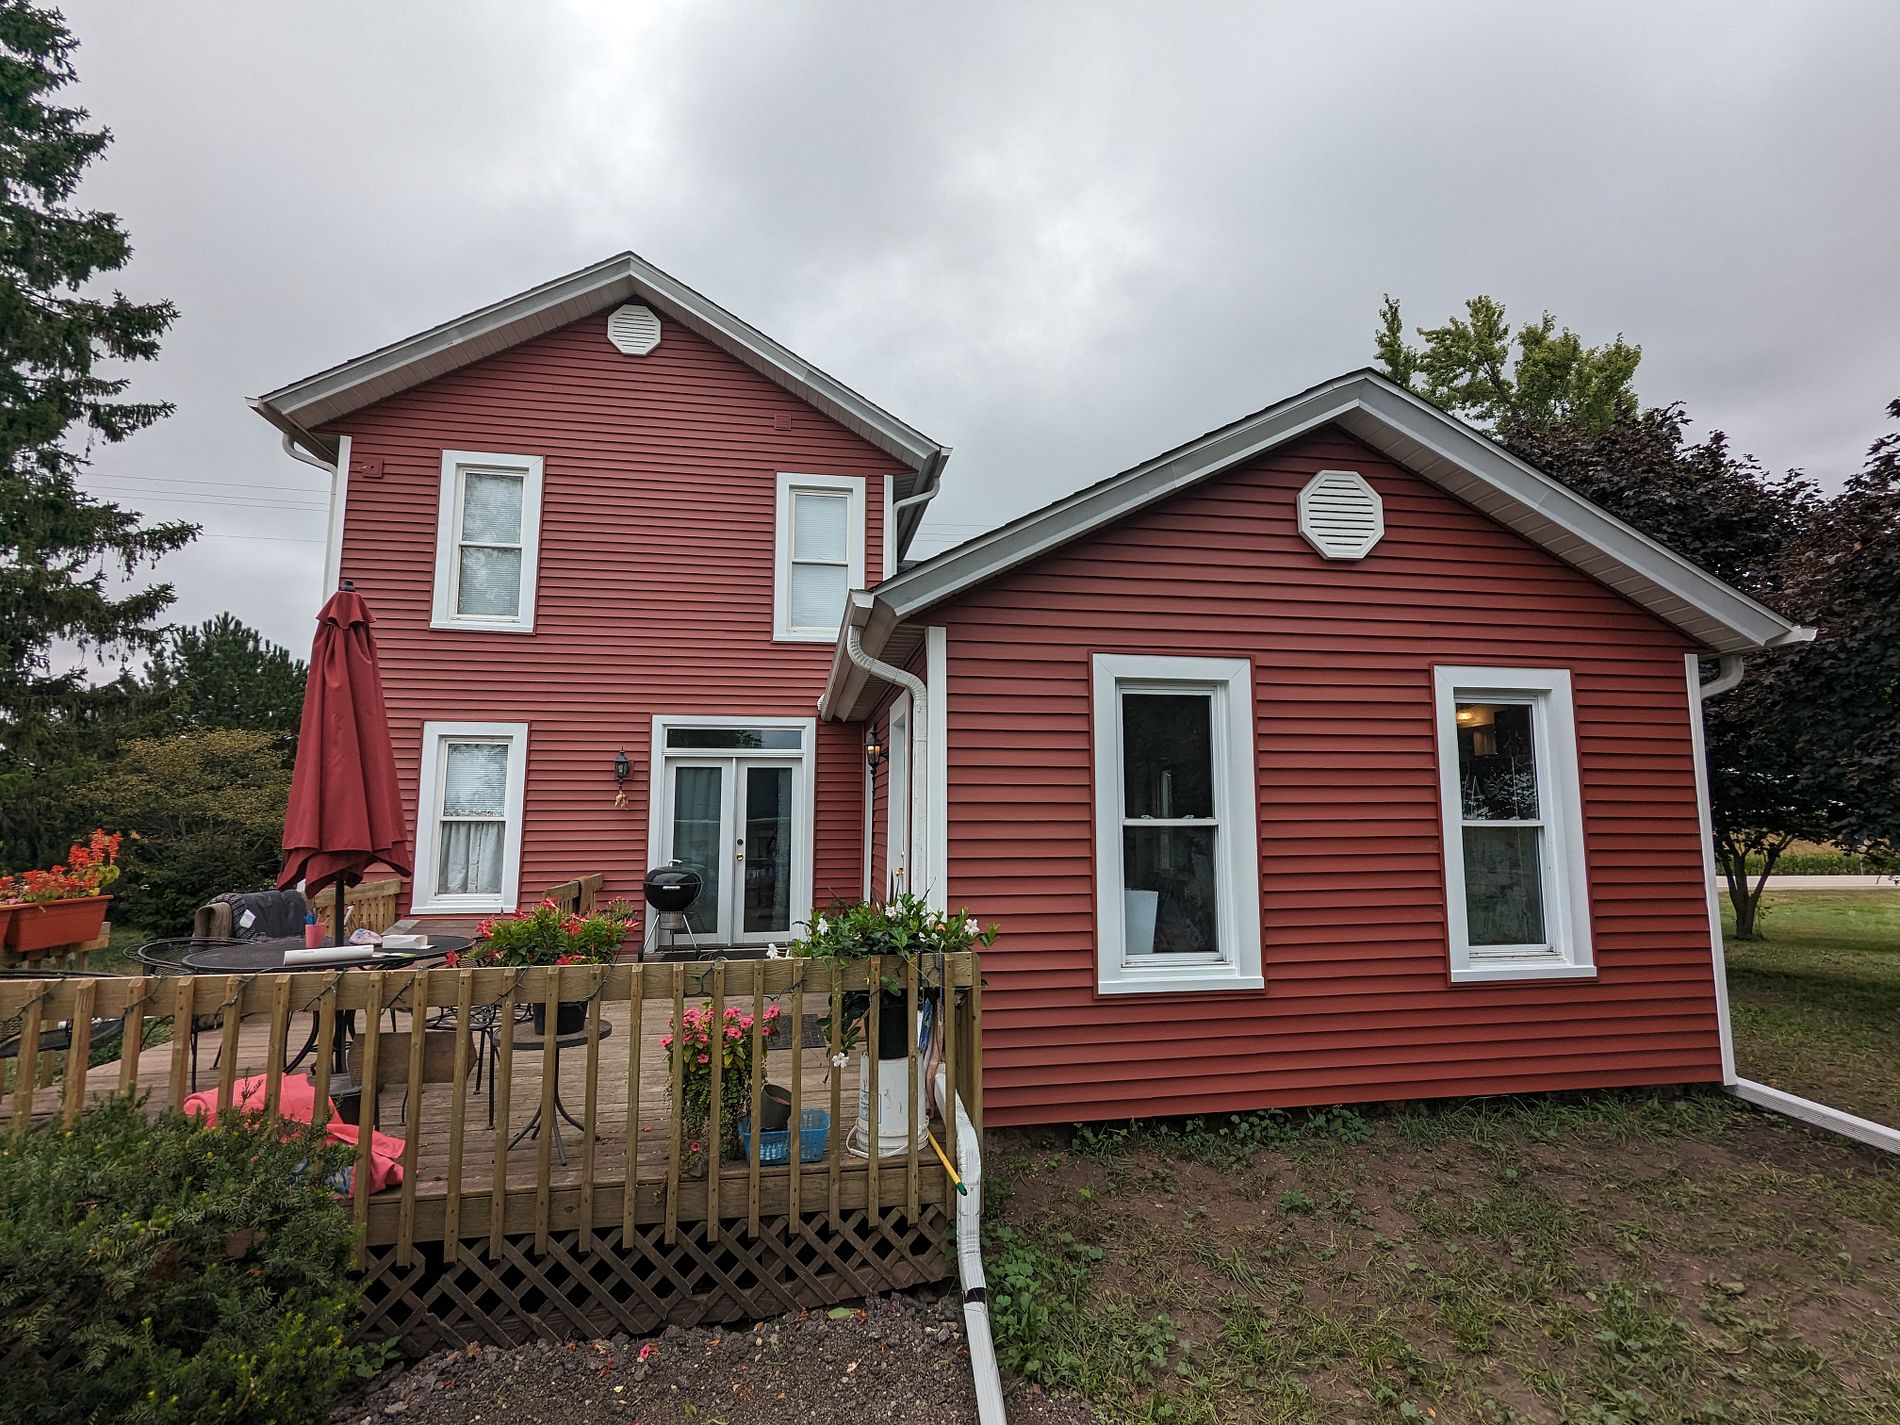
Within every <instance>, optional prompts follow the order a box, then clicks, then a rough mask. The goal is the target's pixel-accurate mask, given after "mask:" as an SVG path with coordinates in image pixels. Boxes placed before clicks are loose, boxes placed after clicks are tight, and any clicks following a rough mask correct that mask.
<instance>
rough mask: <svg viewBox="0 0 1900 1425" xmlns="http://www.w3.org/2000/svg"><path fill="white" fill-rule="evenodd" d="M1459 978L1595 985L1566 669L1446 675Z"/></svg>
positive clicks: (1449, 866)
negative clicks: (1550, 979) (1573, 981)
mask: <svg viewBox="0 0 1900 1425" xmlns="http://www.w3.org/2000/svg"><path fill="white" fill-rule="evenodd" d="M1433 691H1434V699H1435V704H1436V715H1437V724H1438V759H1439V795H1440V798H1441V801H1442V814H1443V820H1444V834H1445V890H1446V923H1447V925H1448V926H1449V929H1450V941H1451V977H1452V979H1453V980H1458V981H1483V980H1511V979H1528V978H1539V977H1550V976H1555V977H1558V978H1566V977H1568V978H1583V977H1589V976H1592V975H1594V974H1595V973H1596V971H1595V967H1594V964H1593V962H1592V959H1591V947H1590V910H1589V898H1588V887H1587V882H1586V880H1585V875H1584V862H1583V814H1582V806H1581V798H1580V795H1579V789H1578V780H1577V734H1576V716H1575V712H1574V710H1573V707H1572V703H1571V696H1570V675H1569V673H1567V672H1565V671H1564V670H1563V669H1531V668H1437V669H1434V670H1433Z"/></svg>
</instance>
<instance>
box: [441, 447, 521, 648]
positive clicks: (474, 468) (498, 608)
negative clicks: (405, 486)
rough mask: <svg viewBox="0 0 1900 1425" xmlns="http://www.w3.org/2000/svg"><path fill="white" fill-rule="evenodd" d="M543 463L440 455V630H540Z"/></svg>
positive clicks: (516, 457) (454, 452)
mask: <svg viewBox="0 0 1900 1425" xmlns="http://www.w3.org/2000/svg"><path fill="white" fill-rule="evenodd" d="M540 543H541V459H540V457H539V456H532V455H490V454H483V453H480V452H476V451H467V450H446V451H444V452H443V453H442V494H441V506H440V511H439V515H438V518H437V523H436V544H435V609H434V615H433V618H432V619H431V623H432V624H433V626H434V627H436V628H479V629H490V630H494V631H497V632H502V633H531V632H533V631H534V588H535V574H536V566H537V564H538V558H539V552H540Z"/></svg>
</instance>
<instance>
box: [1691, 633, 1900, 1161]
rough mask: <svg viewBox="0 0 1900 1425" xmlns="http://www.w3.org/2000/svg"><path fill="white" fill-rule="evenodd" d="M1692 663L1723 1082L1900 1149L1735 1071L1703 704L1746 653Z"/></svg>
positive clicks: (1752, 1098)
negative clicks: (1704, 665)
mask: <svg viewBox="0 0 1900 1425" xmlns="http://www.w3.org/2000/svg"><path fill="white" fill-rule="evenodd" d="M1684 662H1685V664H1686V665H1687V668H1688V677H1689V690H1690V692H1691V694H1692V695H1693V697H1694V699H1695V707H1694V717H1693V718H1692V719H1691V720H1690V727H1689V730H1690V733H1691V738H1692V742H1693V748H1694V754H1695V780H1696V801H1697V807H1696V810H1697V813H1698V814H1699V816H1700V819H1701V823H1702V860H1703V868H1704V879H1705V881H1706V882H1707V886H1708V900H1709V952H1710V957H1711V959H1712V960H1713V962H1714V970H1715V1007H1716V1015H1717V1019H1718V1025H1717V1027H1718V1030H1719V1032H1720V1034H1721V1040H1722V1087H1723V1088H1725V1089H1727V1090H1728V1091H1729V1092H1730V1093H1732V1094H1734V1095H1735V1096H1736V1097H1737V1098H1739V1099H1742V1100H1744V1101H1746V1102H1748V1103H1752V1104H1754V1105H1755V1106H1756V1107H1758V1108H1766V1109H1770V1110H1772V1111H1773V1112H1775V1113H1780V1114H1785V1115H1786V1116H1787V1117H1789V1118H1793V1119H1796V1120H1797V1121H1799V1122H1802V1123H1806V1124H1809V1125H1811V1126H1812V1127H1815V1128H1825V1129H1827V1130H1828V1132H1830V1133H1838V1134H1840V1135H1841V1136H1842V1137H1843V1138H1852V1139H1854V1140H1855V1141H1856V1142H1859V1143H1865V1144H1868V1145H1869V1146H1870V1147H1874V1148H1879V1149H1882V1150H1884V1151H1885V1152H1888V1153H1900V1130H1895V1129H1892V1128H1889V1127H1888V1126H1887V1125H1886V1124H1884V1123H1876V1122H1874V1121H1873V1120H1872V1119H1870V1118H1861V1117H1860V1116H1858V1115H1857V1114H1852V1113H1848V1112H1846V1111H1845V1110H1843V1109H1838V1108H1831V1107H1829V1106H1828V1105H1827V1104H1824V1103H1816V1102H1815V1101H1814V1100H1813V1099H1806V1098H1802V1097H1800V1096H1799V1095H1798V1094H1791V1093H1787V1092H1784V1091H1783V1090H1781V1089H1777V1088H1770V1087H1769V1086H1768V1085H1767V1084H1760V1083H1756V1082H1755V1081H1754V1080H1753V1079H1745V1078H1743V1077H1741V1075H1740V1074H1738V1073H1737V1072H1736V1070H1735V1031H1734V1029H1733V1027H1732V1026H1731V1024H1730V1022H1729V1005H1728V962H1727V958H1726V956H1725V955H1724V953H1723V946H1722V911H1721V904H1720V900H1719V894H1720V893H1719V891H1718V889H1717V884H1716V869H1715V828H1714V824H1713V820H1712V818H1711V815H1710V811H1709V764H1708V744H1707V741H1706V739H1705V737H1704V734H1703V731H1702V705H1703V704H1704V703H1706V702H1707V701H1708V700H1709V699H1710V698H1713V697H1715V696H1717V695H1718V694H1721V693H1726V692H1728V691H1729V689H1731V688H1733V687H1734V686H1735V685H1736V684H1737V683H1739V682H1741V681H1742V671H1743V669H1742V655H1741V654H1739V653H1724V654H1723V655H1722V661H1721V663H1720V665H1719V666H1718V668H1717V671H1716V675H1715V677H1713V678H1712V679H1710V680H1709V681H1708V682H1707V683H1704V682H1702V680H1701V671H1700V661H1699V660H1698V659H1697V657H1696V655H1695V654H1693V653H1691V654H1689V655H1687V657H1686V658H1685V659H1684Z"/></svg>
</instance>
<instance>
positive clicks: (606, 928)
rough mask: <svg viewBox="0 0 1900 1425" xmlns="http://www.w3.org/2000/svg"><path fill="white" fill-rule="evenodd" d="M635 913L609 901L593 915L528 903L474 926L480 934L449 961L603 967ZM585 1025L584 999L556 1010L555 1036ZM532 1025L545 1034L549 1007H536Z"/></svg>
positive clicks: (615, 952)
mask: <svg viewBox="0 0 1900 1425" xmlns="http://www.w3.org/2000/svg"><path fill="white" fill-rule="evenodd" d="M635 914H636V912H635V910H634V908H633V907H632V906H631V905H629V904H628V903H627V902H626V901H612V902H610V903H609V904H607V905H606V906H603V907H602V908H601V909H599V910H597V911H595V912H594V913H593V914H591V915H575V914H573V913H571V912H566V911H563V910H562V909H561V908H560V907H559V906H557V905H556V904H555V903H554V902H553V901H551V900H543V901H542V902H541V903H540V904H539V905H537V906H526V907H523V908H522V909H520V910H517V911H516V912H515V913H514V914H513V915H512V916H508V917H505V918H504V917H502V916H491V917H490V918H489V919H487V920H484V921H482V922H481V924H480V925H478V926H477V927H476V934H477V935H478V936H479V937H480V938H479V939H478V940H477V941H476V942H475V944H474V945H472V946H471V947H469V949H468V950H467V951H466V952H465V953H463V954H461V955H450V956H447V957H446V962H447V963H448V964H450V965H452V966H453V965H477V966H479V965H513V966H526V965H601V964H606V963H607V962H608V961H611V960H614V959H616V958H618V956H619V954H620V947H621V945H622V943H623V942H624V941H625V940H626V938H627V927H628V926H629V925H630V924H631V923H632V921H633V918H634V916H635ZM586 1027H587V1001H586V1000H562V1001H561V1003H560V1005H559V1007H558V1009H557V1010H556V1013H555V1019H554V1032H555V1033H556V1034H557V1035H563V1034H579V1033H580V1032H581V1031H582V1030H583V1029H585V1028H586ZM534 1029H535V1033H537V1034H546V1033H547V1006H546V1005H545V1004H542V1003H537V1004H536V1005H535V1006H534Z"/></svg>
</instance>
